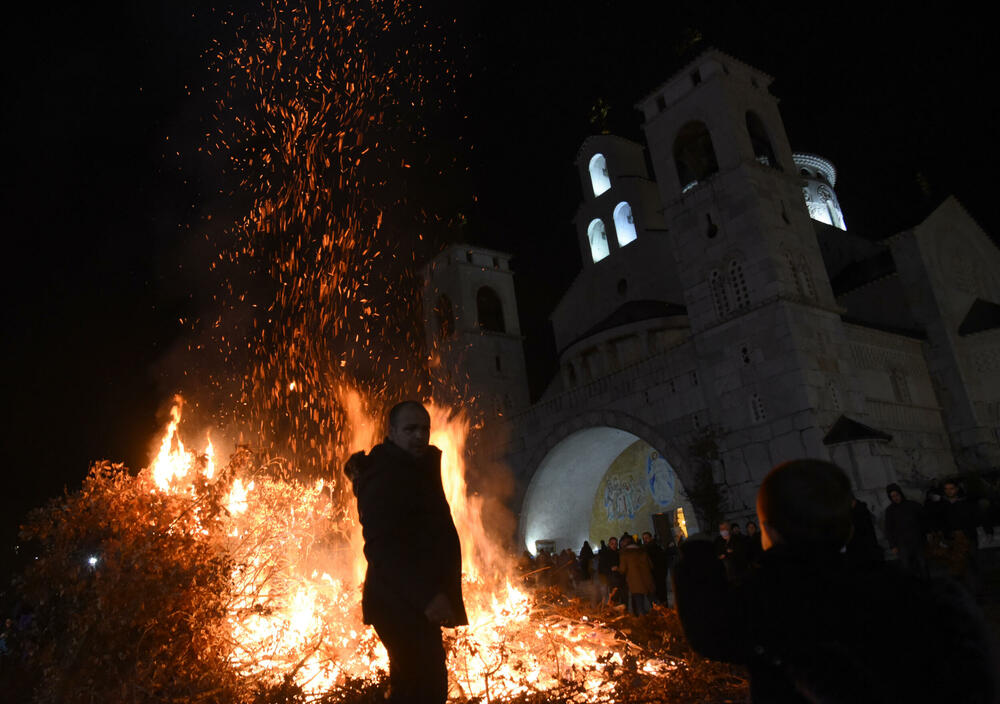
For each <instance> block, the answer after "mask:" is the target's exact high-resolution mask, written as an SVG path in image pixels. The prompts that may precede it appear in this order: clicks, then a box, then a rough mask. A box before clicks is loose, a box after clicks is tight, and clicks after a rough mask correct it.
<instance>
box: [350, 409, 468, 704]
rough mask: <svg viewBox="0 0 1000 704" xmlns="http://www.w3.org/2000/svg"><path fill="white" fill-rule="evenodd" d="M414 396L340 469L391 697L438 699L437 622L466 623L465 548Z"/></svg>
mask: <svg viewBox="0 0 1000 704" xmlns="http://www.w3.org/2000/svg"><path fill="white" fill-rule="evenodd" d="M429 438H430V416H429V415H428V413H427V411H426V410H425V409H424V407H423V406H422V405H421V404H419V403H417V402H415V401H406V402H403V403H401V404H398V405H396V406H395V407H393V409H392V410H391V411H390V412H389V435H388V438H387V439H386V441H385V442H383V443H382V444H380V445H377V446H375V447H374V448H372V450H371V452H369V453H368V454H367V455H366V454H365V453H364V452H359V453H357V454H355V455H353V456H352V457H351V458H350V460H348V463H347V466H346V468H345V473H346V474H347V475H348V477H349V478H350V479H351V482H352V486H353V489H354V494H355V496H356V497H357V500H358V517H359V518H360V520H361V527H362V533H363V536H364V541H365V547H364V553H365V557H366V558H367V560H368V570H367V574H366V576H365V584H364V589H363V592H362V600H361V607H362V615H363V618H364V622H365V623H367V624H371V625H372V626H373V627H374V628H375V632H376V633H377V634H378V637H379V638H380V639H381V641H382V643H383V645H385V648H386V651H388V653H389V683H390V698H389V701H390V702H393V703H394V704H399V703H403V702H406V703H409V702H421V703H425V702H426V703H428V704H439V703H442V702H444V701H445V700H446V699H447V696H448V672H447V669H446V666H445V652H444V647H443V644H442V641H441V627H442V626H445V627H454V626H459V625H464V624H467V623H468V619H467V617H466V613H465V604H464V602H463V599H462V548H461V544H460V542H459V538H458V531H457V530H456V529H455V524H454V522H453V521H452V518H451V510H450V508H449V506H448V500H447V498H446V497H445V494H444V488H443V486H442V484H441V451H440V450H439V449H437V448H436V447H433V446H430V445H429Z"/></svg>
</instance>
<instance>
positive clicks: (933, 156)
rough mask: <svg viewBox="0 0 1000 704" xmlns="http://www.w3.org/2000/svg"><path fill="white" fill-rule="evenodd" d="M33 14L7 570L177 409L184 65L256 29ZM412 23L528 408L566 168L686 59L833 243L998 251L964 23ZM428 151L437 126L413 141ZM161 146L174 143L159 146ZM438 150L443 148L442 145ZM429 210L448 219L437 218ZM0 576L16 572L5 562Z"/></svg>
mask: <svg viewBox="0 0 1000 704" xmlns="http://www.w3.org/2000/svg"><path fill="white" fill-rule="evenodd" d="M120 5H122V6H121V7H118V8H114V9H112V8H104V7H99V8H96V9H95V7H93V6H83V5H78V4H72V5H70V4H66V5H65V6H59V4H58V3H57V4H56V5H55V6H53V5H49V4H41V3H39V4H36V6H35V7H32V8H31V9H30V10H28V9H21V10H19V11H18V12H16V13H14V14H11V15H8V16H7V17H6V18H5V22H4V23H3V29H2V30H0V32H2V35H0V39H2V47H3V49H2V50H3V61H2V68H0V70H2V75H0V79H2V82H0V90H2V96H3V97H2V106H3V121H2V126H0V127H2V135H3V147H4V148H3V152H2V158H3V162H2V170H0V174H2V176H0V179H2V186H0V189H2V198H3V210H2V218H3V219H2V222H3V235H4V251H5V255H6V256H5V261H6V266H5V267H4V274H3V277H2V280H3V294H4V305H3V306H2V310H3V320H2V330H3V351H2V354H3V358H2V364H3V379H4V393H3V400H4V403H3V418H2V428H3V439H2V456H0V468H2V481H3V488H2V489H0V495H2V497H3V498H2V504H0V511H2V514H3V520H2V522H0V524H2V528H3V533H2V534H0V540H2V541H3V545H4V546H9V545H11V544H12V543H13V536H14V531H15V529H16V525H17V523H18V521H19V520H20V519H21V518H22V517H23V513H24V511H25V510H26V509H28V508H30V507H32V506H36V505H39V504H40V503H42V502H43V501H44V500H45V499H47V498H48V497H51V496H54V495H57V494H58V493H59V492H61V491H62V489H63V487H64V486H68V487H69V488H71V489H72V488H74V487H76V486H78V485H79V481H80V479H81V478H82V477H83V476H84V475H85V474H86V471H87V468H88V465H89V463H90V462H91V461H92V460H96V459H101V458H108V459H112V460H123V461H125V462H127V464H128V465H129V466H131V467H133V468H138V467H141V466H144V465H145V464H146V463H147V461H148V459H149V454H148V453H149V448H150V443H151V442H152V440H153V438H154V436H155V435H156V434H157V432H158V428H159V427H160V425H161V424H162V422H163V421H164V415H163V412H164V409H165V407H166V406H167V404H168V402H169V399H170V397H171V395H172V394H173V393H174V392H175V391H177V390H178V389H179V388H181V387H182V386H183V379H182V378H178V370H177V369H176V368H175V367H174V366H173V365H171V364H169V363H166V362H165V360H166V359H167V358H168V357H169V355H170V351H171V350H172V349H175V348H176V347H177V346H178V345H183V344H184V342H185V340H184V338H185V335H187V334H189V333H188V330H189V328H187V327H186V326H185V325H183V324H182V323H181V322H180V319H182V318H185V317H187V316H189V315H190V314H191V313H192V308H193V307H194V306H195V305H196V303H195V302H196V301H197V299H198V292H197V288H198V282H199V277H200V276H201V272H204V271H205V270H206V267H207V262H206V261H203V260H200V259H199V256H200V254H199V253H203V252H205V251H209V250H208V249H206V248H205V247H204V246H200V247H199V245H198V243H197V241H196V240H197V239H198V238H203V237H204V232H205V230H204V228H199V227H198V223H199V222H204V220H203V218H204V217H205V215H206V213H208V212H210V211H211V209H212V208H214V207H218V203H217V202H213V201H212V200H211V199H210V198H209V197H208V196H207V195H206V193H204V192H203V190H204V187H205V182H204V179H205V175H204V173H199V172H198V171H197V169H198V168H205V166H204V165H203V164H201V165H200V166H196V167H192V165H191V164H192V162H191V161H190V160H186V159H185V158H184V155H185V154H188V153H190V152H191V151H192V149H193V147H194V144H193V141H192V137H191V135H193V134H196V133H197V127H196V126H197V124H198V122H199V120H200V119H204V117H205V116H206V115H207V114H209V112H210V111H211V105H210V101H209V100H208V99H207V98H206V97H205V94H204V93H202V92H201V91H200V86H203V85H205V83H206V82H207V80H208V75H207V71H206V69H207V60H206V59H205V58H204V56H203V52H204V51H205V50H206V49H207V48H208V46H209V43H210V41H211V40H212V39H217V40H219V41H221V42H223V44H224V43H225V41H227V38H230V37H231V34H232V30H231V27H223V25H222V24H221V18H222V17H224V16H227V13H228V12H229V11H233V12H234V13H235V15H236V16H237V17H239V16H242V15H246V14H247V13H250V14H252V13H255V12H260V9H259V7H258V6H255V5H253V4H251V3H246V2H242V3H241V2H230V3H228V4H226V3H222V4H221V5H219V6H215V7H213V8H208V7H201V6H196V5H194V4H191V3H177V2H163V1H159V2H158V1H154V0H147V1H145V2H142V3H129V4H125V3H121V4H120ZM486 5H487V7H488V8H489V9H483V8H479V7H475V6H470V4H468V3H467V4H463V5H461V6H456V7H451V6H447V7H446V6H444V5H442V6H440V7H439V8H436V7H434V6H433V5H428V6H425V8H424V11H425V12H429V13H438V14H439V15H440V16H442V17H447V16H449V15H454V16H455V17H456V19H457V20H458V21H457V22H456V23H455V24H454V27H455V29H454V31H455V32H457V33H459V35H460V36H461V40H462V43H464V45H465V46H466V49H465V50H464V51H462V52H458V53H456V55H455V57H454V59H455V61H456V62H458V63H459V64H460V65H462V66H463V67H465V68H467V69H468V72H467V73H468V74H470V76H471V77H470V78H469V79H468V80H466V81H465V82H464V83H463V84H462V85H461V86H460V93H459V97H458V100H457V101H456V103H455V105H454V109H455V111H456V114H457V113H459V112H460V113H463V114H466V115H468V120H467V121H466V122H465V124H466V125H467V126H466V127H465V128H464V131H465V133H466V136H467V138H468V141H467V142H466V143H471V144H473V145H474V148H473V149H472V150H471V151H469V150H467V149H465V148H464V147H462V148H461V149H459V148H458V146H457V145H456V149H457V150H458V151H460V159H461V160H462V161H464V162H465V163H466V164H467V165H468V168H469V169H470V171H469V187H470V189H471V190H472V191H473V192H474V193H475V195H476V196H477V198H478V200H477V201H476V202H475V203H472V202H469V201H468V199H467V194H466V193H456V194H455V196H456V198H455V199H453V200H454V201H455V202H452V203H450V204H447V205H445V206H441V207H444V208H445V209H451V210H453V211H454V212H447V213H442V215H443V216H444V217H446V218H453V217H454V216H455V215H456V213H459V212H460V213H462V215H463V216H464V218H465V221H466V224H465V225H464V226H462V227H458V228H456V229H455V231H454V232H453V233H452V235H453V238H454V239H456V240H458V239H462V240H465V241H470V242H473V243H475V244H481V245H485V246H490V247H495V248H498V249H502V250H506V251H510V252H512V253H513V254H514V256H515V259H514V266H515V270H516V272H517V274H518V278H517V285H518V293H519V298H520V300H521V317H522V321H523V327H524V330H525V332H526V335H527V343H526V350H527V355H528V365H529V372H530V375H531V382H532V385H533V391H534V393H536V394H537V393H539V392H540V391H541V389H542V388H544V385H545V383H546V382H547V380H548V378H549V375H550V374H551V373H552V371H553V369H554V354H555V351H554V350H553V349H552V343H551V334H550V332H549V330H548V327H547V315H548V313H549V312H550V311H551V309H552V307H553V306H554V305H555V303H556V301H557V300H558V297H559V295H560V293H561V292H562V291H563V290H565V288H566V286H567V285H568V284H569V282H570V281H571V280H572V278H573V276H574V275H575V273H576V272H577V271H578V269H579V267H580V259H579V257H580V255H579V252H578V249H577V244H576V236H575V232H574V230H573V226H572V225H571V224H570V219H571V217H572V216H573V214H574V212H575V210H576V207H577V205H578V203H579V201H580V199H581V197H582V196H581V192H580V186H579V182H578V180H577V174H576V170H575V167H574V165H573V160H574V158H575V155H576V150H577V148H578V147H579V145H580V143H581V142H582V140H583V139H584V138H585V137H586V136H588V135H589V134H591V133H592V132H594V131H597V130H596V129H595V126H594V124H592V123H591V121H590V118H591V116H592V114H593V113H594V106H595V105H597V104H598V102H599V101H602V102H603V103H604V104H605V105H607V106H608V108H609V111H608V114H607V121H606V122H607V127H608V128H609V129H610V131H611V132H613V133H616V134H619V135H621V136H624V137H629V138H632V139H637V140H640V139H641V132H640V123H641V119H640V116H639V114H638V113H637V112H636V111H635V110H634V108H633V105H634V103H635V102H636V101H637V100H638V99H639V98H640V97H642V96H644V95H646V94H647V93H648V92H649V91H651V90H652V89H653V88H655V87H656V86H658V85H659V84H660V83H662V82H663V81H664V80H666V79H667V78H669V77H670V76H671V75H672V74H673V73H674V72H675V71H676V70H677V69H679V68H680V67H681V66H682V64H683V62H684V61H686V60H687V59H689V58H691V56H692V55H693V54H694V53H696V52H697V50H698V49H699V48H705V47H707V46H715V47H717V48H719V49H722V50H723V51H726V52H728V53H730V54H732V55H733V56H735V57H737V58H739V59H742V60H743V61H745V62H747V63H749V64H751V65H753V66H756V67H757V68H759V69H761V70H763V71H765V72H767V73H769V74H770V75H772V76H774V77H775V78H776V80H775V82H774V84H773V85H772V92H773V93H774V94H775V95H777V96H778V97H779V98H780V100H781V108H782V113H783V117H784V122H785V126H786V129H787V131H788V134H789V137H790V141H791V143H792V147H793V149H795V150H799V151H810V152H815V153H818V154H820V155H823V156H825V157H827V158H829V159H830V160H832V161H833V162H834V164H835V165H836V167H837V170H838V183H837V193H838V196H839V198H840V202H841V205H842V207H843V210H844V213H845V217H846V220H847V224H848V227H849V228H850V230H851V231H852V232H858V233H862V234H865V235H866V236H871V237H884V236H888V235H891V234H893V233H894V232H896V231H898V230H900V229H903V228H905V227H908V226H911V225H914V224H916V223H917V222H919V221H920V220H921V219H922V218H923V217H924V216H925V215H926V214H927V213H928V212H929V211H930V210H931V209H932V208H933V207H934V206H936V205H937V204H938V203H939V202H940V201H941V200H942V199H943V198H944V197H945V196H946V195H947V194H949V193H952V194H955V195H956V196H957V197H958V198H959V200H961V201H962V202H963V203H964V204H965V206H966V207H967V208H968V210H969V211H970V212H971V214H972V215H973V217H975V218H976V219H977V220H978V221H979V223H980V224H981V225H982V226H983V228H984V229H985V230H986V231H987V232H989V233H990V234H991V235H993V236H994V237H995V236H996V233H997V232H1000V228H998V225H1000V223H998V219H997V215H996V210H995V209H994V208H993V207H992V205H991V203H992V200H993V197H994V194H993V193H992V192H991V190H992V184H993V181H994V175H993V171H994V168H993V166H994V162H995V158H996V155H997V149H996V144H997V140H998V137H1000V135H998V134H997V132H998V130H997V125H996V119H995V112H994V110H993V109H992V104H993V103H994V98H993V92H994V91H995V85H994V84H995V75H994V71H995V68H996V64H997V62H996V58H997V50H996V41H995V36H994V33H993V31H992V30H991V27H990V25H989V23H987V22H985V21H984V19H983V18H981V17H977V16H973V15H964V14H961V13H960V12H959V11H958V10H943V11H942V10H938V11H934V12H932V11H931V10H929V9H919V8H915V7H913V6H910V7H908V8H907V9H906V13H905V16H901V13H900V11H899V10H890V9H888V8H886V9H882V8H880V7H878V6H877V4H874V3H872V4H869V6H868V7H867V9H866V10H864V11H863V12H862V11H858V10H855V11H853V12H852V13H848V12H841V11H839V10H838V9H837V8H836V7H835V6H834V4H833V3H829V4H827V5H826V6H825V7H823V6H819V7H817V6H814V5H813V4H808V5H807V4H804V3H799V4H796V5H794V6H789V7H786V8H784V9H781V10H778V9H769V10H762V9H759V8H753V7H750V6H749V5H751V4H750V3H732V4H730V3H721V2H701V3H697V4H695V3H688V4H685V3H674V2H670V3H667V2H657V3H652V2H650V3H628V2H539V3H534V4H532V5H523V6H518V5H515V4H508V3H488V4H486ZM432 126H433V125H432ZM168 137H172V138H173V141H172V142H171V141H170V140H169V139H168ZM438 143H439V144H441V143H444V144H447V143H448V141H447V139H444V140H440V139H439V141H438ZM443 202H445V203H448V199H447V198H445V199H443ZM0 554H2V555H4V558H3V559H4V560H5V561H6V560H9V559H10V554H9V552H8V548H7V547H4V549H3V552H2V553H0Z"/></svg>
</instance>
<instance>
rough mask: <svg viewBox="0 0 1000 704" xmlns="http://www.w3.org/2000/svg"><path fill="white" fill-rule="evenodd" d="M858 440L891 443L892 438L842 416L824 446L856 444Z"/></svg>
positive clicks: (825, 438) (828, 434)
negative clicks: (844, 443)
mask: <svg viewBox="0 0 1000 704" xmlns="http://www.w3.org/2000/svg"><path fill="white" fill-rule="evenodd" d="M857 440H879V441H882V442H889V441H890V440H892V436H891V435H889V434H888V433H883V432H882V431H881V430H876V429H875V428H873V427H871V426H870V425H865V424H864V423H859V422H858V421H856V420H852V419H851V418H848V417H847V416H840V418H838V419H837V422H835V423H834V424H833V427H832V428H830V432H828V433H827V434H826V436H825V437H824V438H823V444H824V445H836V444H838V443H842V442H855V441H857Z"/></svg>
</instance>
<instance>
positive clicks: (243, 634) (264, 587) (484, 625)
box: [145, 387, 669, 699]
mask: <svg viewBox="0 0 1000 704" xmlns="http://www.w3.org/2000/svg"><path fill="white" fill-rule="evenodd" d="M337 393H338V395H339V396H340V400H341V403H342V406H343V408H344V409H345V411H346V417H347V425H348V428H347V430H348V432H347V433H345V437H348V438H350V439H349V440H348V441H347V442H350V443H351V445H350V450H351V451H353V450H355V449H360V448H363V447H370V445H371V443H372V442H374V440H375V432H376V430H375V429H376V427H377V424H376V422H375V421H374V419H373V418H372V416H371V415H370V413H369V412H368V408H370V407H371V406H372V404H371V403H370V402H369V401H367V400H366V399H365V397H364V396H363V395H362V394H361V393H360V392H358V391H357V390H354V389H349V388H347V387H342V388H340V389H339V390H338V392H337ZM428 410H429V412H430V414H431V422H432V434H431V442H432V444H434V445H436V446H437V447H439V448H440V449H441V451H442V463H441V464H442V469H441V471H442V483H443V484H444V488H445V493H446V495H447V497H448V501H449V503H450V505H451V510H452V516H453V518H454V520H455V524H456V526H457V527H458V530H459V535H460V536H461V540H462V557H463V566H464V574H463V583H464V595H465V600H466V608H467V611H468V614H469V625H468V626H466V627H463V628H459V629H455V630H454V631H453V636H454V637H453V643H452V647H451V652H450V654H449V671H450V672H451V673H452V675H451V676H452V681H451V687H452V690H453V692H455V693H461V694H462V695H463V696H465V697H470V698H474V697H481V698H486V697H489V698H490V699H496V698H506V697H511V696H516V695H518V694H522V693H526V692H528V691H531V690H545V689H549V688H551V687H555V686H558V685H559V684H561V683H562V681H564V680H565V679H567V678H569V677H582V678H584V686H585V689H586V691H587V692H588V693H589V694H591V695H593V696H595V697H596V696H597V695H598V694H600V695H601V696H603V697H608V696H610V695H611V694H613V692H614V687H615V685H614V682H613V681H611V680H609V679H608V678H605V677H603V676H602V675H601V670H602V668H603V665H602V661H607V662H618V663H620V662H621V661H622V658H621V654H620V651H621V649H622V647H623V645H622V643H621V642H617V641H616V640H615V638H614V635H613V633H612V632H611V631H609V630H607V629H604V628H603V627H602V626H601V625H600V624H597V623H584V624H581V623H579V622H570V621H559V620H558V619H554V617H546V616H542V615H541V614H538V613H536V612H535V606H534V603H533V600H532V598H531V597H530V596H529V594H528V593H527V592H526V591H524V590H522V589H519V588H517V587H516V586H514V585H513V584H511V582H510V580H509V579H508V577H507V575H508V574H511V570H512V564H511V561H510V559H509V556H508V555H507V553H506V552H505V551H504V550H503V549H502V548H500V547H499V546H498V545H497V544H496V543H495V541H494V540H493V539H492V538H491V537H490V535H489V533H488V531H487V530H486V527H485V525H484V520H483V516H482V502H481V500H480V498H479V497H477V496H469V494H468V490H467V486H466V467H465V440H466V436H467V434H468V431H469V422H468V419H467V418H466V417H465V416H464V415H463V414H461V413H458V414H455V413H451V412H449V411H448V409H446V408H444V407H442V406H438V405H436V404H433V403H431V404H429V407H428ZM180 423H181V402H180V399H176V402H175V405H174V407H173V409H172V410H171V417H170V422H169V423H168V425H167V427H166V429H165V431H164V435H163V439H162V440H161V443H160V448H159V452H158V454H157V456H156V458H155V459H154V461H153V463H152V464H151V466H150V467H149V469H148V470H146V473H145V475H146V476H147V477H148V479H149V480H150V481H151V483H152V485H153V486H154V487H155V488H154V489H153V491H157V490H159V491H169V492H175V493H178V494H183V493H184V492H190V491H191V487H190V485H191V482H192V480H193V478H194V476H196V475H197V473H196V472H193V471H192V469H194V468H196V467H197V465H198V462H199V455H197V454H196V453H194V452H190V451H187V450H186V449H185V446H184V444H183V443H182V442H181V440H180V436H179V427H180ZM344 454H345V455H346V452H345V453H344ZM201 458H202V459H201V462H203V463H204V466H203V468H202V476H203V477H204V478H205V480H206V481H209V482H211V481H222V480H223V477H225V476H227V475H226V473H225V472H223V473H221V474H220V475H219V476H216V472H215V471H214V464H213V463H214V450H213V449H212V444H211V439H210V438H209V439H208V445H207V446H206V448H205V451H204V453H203V455H201ZM228 481H230V484H229V486H228V487H223V488H224V489H227V491H226V493H225V494H224V495H225V496H226V497H227V499H226V501H225V505H226V508H227V510H228V515H223V516H221V517H218V518H214V519H212V521H211V522H208V521H206V523H205V524H204V525H201V529H200V532H201V533H202V534H204V535H206V536H208V537H207V539H209V540H219V541H222V542H223V543H224V544H225V545H226V546H227V549H228V550H230V551H231V553H232V554H233V556H234V557H235V558H236V559H235V560H234V564H237V565H238V567H236V568H235V569H234V571H233V574H232V585H233V591H232V594H231V598H230V602H229V615H228V623H229V628H230V637H229V639H228V642H230V643H231V651H230V653H229V660H230V662H231V663H232V665H233V667H234V668H236V669H237V671H238V672H241V673H243V674H246V675H262V674H265V675H266V674H272V675H273V673H284V672H290V671H294V672H295V682H296V684H297V685H299V686H300V687H302V688H303V690H304V691H306V692H307V693H310V694H313V695H317V694H320V693H322V692H324V691H327V690H329V689H330V688H331V687H332V686H333V685H335V684H337V683H338V682H342V681H343V680H344V678H345V677H348V676H349V677H353V678H365V679H368V678H372V677H374V676H376V674H377V673H378V672H379V671H383V672H384V671H386V670H387V669H388V657H387V655H386V652H385V649H384V648H383V647H382V645H381V643H379V641H378V639H377V638H376V637H375V634H374V632H373V631H372V629H370V628H368V627H367V626H365V625H363V624H362V622H361V610H360V584H361V581H362V579H363V576H364V572H365V567H366V564H365V559H364V555H363V554H362V551H361V546H362V540H361V535H360V530H359V529H358V523H357V517H356V513H355V508H354V506H353V502H350V504H351V505H348V506H344V507H336V506H334V505H333V502H332V501H331V500H330V495H329V493H328V492H327V491H325V483H324V482H323V481H319V482H316V483H314V484H312V485H311V486H310V485H304V484H300V483H296V482H285V481H279V480H276V479H271V478H267V477H262V476H258V477H247V476H242V477H240V476H237V477H232V478H231V479H229V480H228ZM192 500H194V499H192ZM195 513H196V515H199V516H200V514H198V513H197V511H196V512H195ZM336 532H339V533H340V534H341V535H342V540H341V541H340V543H339V547H337V548H334V549H330V548H328V547H323V546H322V543H323V540H322V539H323V538H324V536H325V534H329V533H336ZM625 647H627V646H625ZM665 667H667V668H668V666H666V665H665V664H664V663H661V662H659V661H648V662H647V663H646V664H645V665H643V669H644V671H647V672H654V671H655V672H658V673H662V672H664V671H665V670H664V668H665ZM668 669H669V668H668ZM573 673H576V674H573ZM275 676H276V675H275Z"/></svg>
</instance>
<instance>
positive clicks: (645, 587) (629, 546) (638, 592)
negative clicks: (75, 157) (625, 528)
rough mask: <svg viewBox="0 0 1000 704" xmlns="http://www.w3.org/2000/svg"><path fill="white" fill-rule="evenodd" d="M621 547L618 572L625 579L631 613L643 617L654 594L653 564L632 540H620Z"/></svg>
mask: <svg viewBox="0 0 1000 704" xmlns="http://www.w3.org/2000/svg"><path fill="white" fill-rule="evenodd" d="M622 543H623V547H622V549H621V552H620V553H619V558H618V572H619V573H620V574H621V575H622V576H623V577H624V578H625V582H626V584H628V591H629V594H630V595H631V606H632V613H633V614H634V615H635V616H643V615H645V614H646V613H648V612H649V609H650V602H651V599H652V597H653V595H654V594H655V593H656V584H655V583H654V582H653V562H652V561H651V560H650V559H649V555H648V554H647V553H646V551H645V550H644V549H643V548H641V547H640V546H639V545H637V544H636V542H635V541H634V540H632V538H630V537H629V538H623V539H622Z"/></svg>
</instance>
